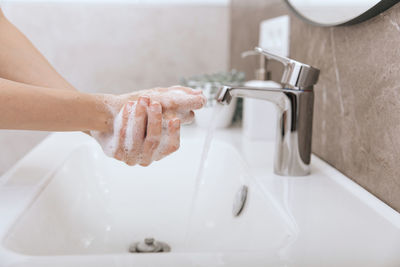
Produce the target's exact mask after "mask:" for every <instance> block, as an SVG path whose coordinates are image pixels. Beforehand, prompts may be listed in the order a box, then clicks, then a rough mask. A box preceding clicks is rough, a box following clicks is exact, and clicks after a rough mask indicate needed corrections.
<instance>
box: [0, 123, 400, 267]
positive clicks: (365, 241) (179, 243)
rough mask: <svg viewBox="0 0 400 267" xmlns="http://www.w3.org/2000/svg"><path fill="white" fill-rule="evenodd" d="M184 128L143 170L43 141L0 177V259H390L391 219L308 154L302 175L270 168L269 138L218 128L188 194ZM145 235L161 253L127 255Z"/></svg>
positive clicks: (192, 132)
mask: <svg viewBox="0 0 400 267" xmlns="http://www.w3.org/2000/svg"><path fill="white" fill-rule="evenodd" d="M182 136H183V139H182V146H181V149H180V150H179V151H178V152H177V153H175V154H173V155H171V156H170V157H167V158H166V159H164V160H162V161H159V162H156V163H154V164H152V165H151V167H147V168H144V167H139V166H138V167H129V166H126V165H124V164H123V163H120V162H118V161H116V160H113V159H110V158H107V157H106V156H105V155H104V154H103V153H102V151H101V148H100V147H99V146H98V145H97V144H96V143H95V142H94V141H93V140H92V139H91V138H90V137H88V136H86V135H84V134H80V133H56V134H53V135H51V136H50V137H48V138H47V139H46V140H45V141H44V142H42V143H41V144H40V145H39V146H37V147H36V148H35V149H34V150H33V151H31V152H30V153H29V154H28V155H26V156H25V157H24V159H22V160H21V161H20V162H19V163H18V164H17V165H16V166H14V167H13V168H12V169H11V170H10V171H9V172H7V173H6V174H5V175H4V176H3V177H1V178H0V218H2V220H1V221H0V240H1V245H0V266H30V267H31V266H85V267H87V266H107V267H108V266H134V267H135V266H138V267H139V266H178V267H180V266H182V267H183V266H400V254H399V253H398V251H399V249H400V215H399V214H398V213H397V212H396V211H394V210H392V209H391V208H390V207H388V206H386V205H385V204H384V203H382V202H381V201H379V200H378V199H376V198H375V197H373V196H372V195H371V194H369V193H368V192H366V191H365V190H363V189H362V188H361V187H359V186H358V185H356V184H354V183H353V182H351V181H350V180H349V179H348V178H346V177H344V176H343V175H341V174H340V173H339V172H337V171H336V170H335V169H333V168H331V167H330V166H329V165H327V164H326V163H324V162H323V161H321V160H320V159H318V158H317V157H314V158H313V173H312V175H310V176H307V177H302V178H299V177H296V178H295V177H293V178H291V177H280V176H276V175H274V174H273V172H272V162H273V158H272V157H273V156H272V154H273V149H272V148H273V143H268V142H246V141H244V140H243V139H242V138H241V133H240V130H239V129H230V130H224V131H220V132H218V133H217V134H216V137H215V139H214V141H213V143H212V146H211V149H210V153H209V157H208V159H207V162H206V165H205V171H204V173H203V176H202V178H201V181H200V183H198V191H197V193H195V192H196V185H197V182H196V173H197V169H198V166H199V163H200V154H201V150H202V145H203V139H204V132H201V131H200V130H198V129H195V128H186V129H183V133H182ZM266 151H270V152H271V153H265V152H266ZM243 185H246V186H248V198H247V201H246V203H245V206H244V208H243V211H242V213H241V214H240V215H239V216H237V217H235V216H233V214H232V208H233V203H234V200H235V196H236V193H237V192H238V190H239V189H240V188H241V187H242V186H243ZM194 196H197V197H196V198H194ZM192 203H194V204H193V205H192ZM147 237H153V238H155V239H157V240H160V241H162V242H166V243H167V244H168V245H169V246H170V247H171V252H168V253H148V254H132V253H129V251H128V249H129V246H130V245H131V244H133V243H135V242H139V241H142V240H144V239H145V238H147Z"/></svg>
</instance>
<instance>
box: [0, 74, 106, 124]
mask: <svg viewBox="0 0 400 267" xmlns="http://www.w3.org/2000/svg"><path fill="white" fill-rule="evenodd" d="M107 97H112V96H105V95H95V94H85V93H80V92H78V91H72V90H53V89H51V88H45V87H37V86H31V85H26V84H23V83H18V82H13V81H9V80H5V79H1V78H0V129H19V130H42V131H89V130H95V131H109V130H110V129H111V128H112V120H113V114H112V113H111V111H110V110H109V109H108V108H107V106H106V103H105V100H106V98H107Z"/></svg>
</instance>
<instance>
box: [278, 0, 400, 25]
mask: <svg viewBox="0 0 400 267" xmlns="http://www.w3.org/2000/svg"><path fill="white" fill-rule="evenodd" d="M285 2H286V3H287V4H288V5H289V7H290V9H292V11H294V12H295V13H296V15H298V16H299V17H301V18H302V19H304V20H306V21H308V22H309V23H312V24H315V25H318V26H339V25H351V24H356V23H360V22H362V21H364V20H367V19H369V18H372V17H374V16H376V15H378V14H379V13H381V12H382V11H384V10H386V9H388V8H389V7H391V6H392V5H394V4H396V3H398V2H399V0H285Z"/></svg>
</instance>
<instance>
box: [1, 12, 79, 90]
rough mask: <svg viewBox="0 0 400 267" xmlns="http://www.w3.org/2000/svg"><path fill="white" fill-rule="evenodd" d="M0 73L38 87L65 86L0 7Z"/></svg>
mask: <svg viewBox="0 0 400 267" xmlns="http://www.w3.org/2000/svg"><path fill="white" fill-rule="evenodd" d="M0 33H1V34H0V77H1V78H4V79H7V80H12V81H16V82H20V83H26V84H31V85H36V86H41V87H48V88H57V89H69V90H75V88H74V87H73V86H72V85H71V84H69V83H68V82H67V81H66V80H65V79H64V78H63V77H62V76H61V75H60V74H58V73H57V71H56V70H55V69H54V68H53V67H52V66H51V65H50V63H49V62H48V61H47V60H46V58H45V57H44V56H43V55H42V54H41V53H40V52H39V51H38V50H37V49H36V48H35V47H34V46H33V45H32V43H31V42H30V41H29V40H28V39H27V38H26V37H25V36H24V35H23V34H22V33H21V32H20V31H19V30H18V29H17V28H16V27H15V26H14V25H12V23H10V22H9V21H8V20H7V18H6V17H5V16H4V14H3V13H2V11H1V9H0Z"/></svg>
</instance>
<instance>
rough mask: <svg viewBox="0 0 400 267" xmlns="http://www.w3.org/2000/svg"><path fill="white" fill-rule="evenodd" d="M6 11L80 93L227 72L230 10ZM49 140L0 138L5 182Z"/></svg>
mask: <svg viewBox="0 0 400 267" xmlns="http://www.w3.org/2000/svg"><path fill="white" fill-rule="evenodd" d="M3 9H4V12H5V14H6V16H7V17H8V18H9V19H10V20H11V21H12V22H13V23H14V24H16V25H17V26H18V27H19V28H20V29H21V31H22V32H24V33H25V34H26V35H27V36H28V37H29V38H30V39H31V40H32V42H33V43H34V44H35V45H36V46H37V47H38V48H39V50H40V51H41V52H42V53H43V54H44V55H45V56H46V57H47V58H48V59H49V61H50V62H51V63H52V64H53V65H54V66H55V67H56V69H57V70H58V71H59V72H60V73H61V74H62V75H63V76H64V77H66V78H67V80H69V81H70V82H71V83H72V84H73V85H75V86H76V87H77V88H78V89H79V90H82V91H86V92H106V93H124V92H130V91H132V90H138V89H145V88H151V87H155V86H169V85H175V84H178V83H179V79H180V78H181V77H186V76H190V75H195V74H201V73H209V72H215V71H221V70H227V67H228V58H229V7H228V6H226V5H225V6H224V5H208V6H206V5H132V4H123V3H119V4H117V3H115V4H113V3H103V4H93V3H92V4H90V3H86V4H83V3H79V2H77V3H73V4H71V3H58V4H51V3H43V2H42V3H13V4H5V5H3ZM0 34H1V33H0ZM45 135H46V134H45V133H31V132H16V131H10V132H5V131H0V149H1V150H0V174H1V173H3V172H4V171H5V170H6V169H8V168H9V167H10V166H11V165H12V164H13V163H14V162H15V161H16V160H17V159H19V158H20V157H21V156H22V155H24V154H25V153H26V151H28V150H29V149H31V148H32V147H33V146H34V145H35V144H36V143H37V142H38V140H41V139H42V138H43V136H45Z"/></svg>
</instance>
